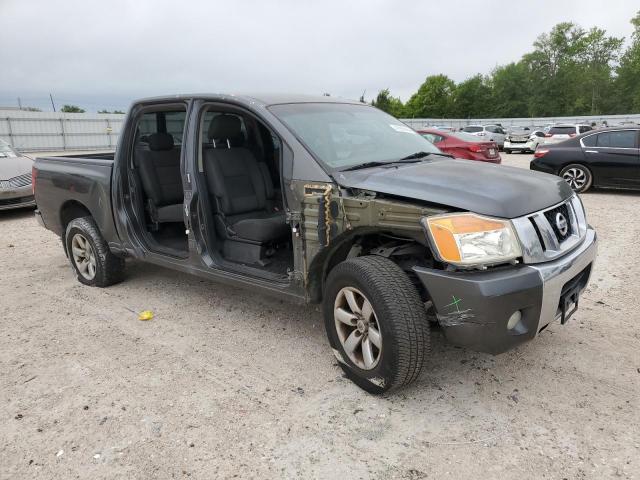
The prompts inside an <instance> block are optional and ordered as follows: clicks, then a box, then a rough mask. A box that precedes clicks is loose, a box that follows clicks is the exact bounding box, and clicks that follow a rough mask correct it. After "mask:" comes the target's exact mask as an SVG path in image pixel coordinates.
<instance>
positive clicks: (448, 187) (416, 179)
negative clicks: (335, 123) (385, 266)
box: [335, 157, 573, 218]
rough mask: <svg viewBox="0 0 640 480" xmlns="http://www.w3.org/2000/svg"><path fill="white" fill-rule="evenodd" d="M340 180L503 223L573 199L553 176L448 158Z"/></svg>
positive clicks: (355, 173)
mask: <svg viewBox="0 0 640 480" xmlns="http://www.w3.org/2000/svg"><path fill="white" fill-rule="evenodd" d="M335 179H336V180H337V182H338V183H339V184H340V185H342V186H343V187H348V188H359V189H363V190H371V191H374V192H378V193H386V194H390V195H396V196H399V197H405V198H407V199H418V200H423V201H425V202H429V203H434V204H439V205H445V206H449V207H453V208H456V209H460V210H467V211H471V212H475V213H479V214H482V215H491V216H494V217H501V218H516V217H521V216H523V215H526V214H528V213H532V212H535V211H538V210H542V209H544V208H547V207H550V206H552V205H555V204H557V203H560V202H562V201H563V200H565V199H567V198H569V197H570V196H571V195H572V194H573V191H572V190H571V188H570V187H569V185H568V184H567V182H565V181H564V180H563V179H561V178H560V177H556V176H554V175H548V174H546V173H540V172H533V171H530V170H524V169H522V168H514V167H506V166H503V165H494V164H488V163H483V162H476V161H471V160H453V159H449V158H444V157H438V158H433V159H429V160H426V161H423V162H420V163H409V164H403V165H393V166H391V165H390V166H384V167H374V168H366V169H363V170H354V171H350V172H338V173H336V174H335Z"/></svg>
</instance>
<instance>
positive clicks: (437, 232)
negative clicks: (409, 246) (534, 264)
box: [422, 213, 522, 267]
mask: <svg viewBox="0 0 640 480" xmlns="http://www.w3.org/2000/svg"><path fill="white" fill-rule="evenodd" d="M422 222H423V225H424V227H425V229H426V230H427V232H428V234H429V239H430V240H431V243H432V245H433V247H434V249H435V254H436V255H437V257H438V260H441V261H443V262H446V263H451V264H454V265H459V266H467V267H471V266H485V265H493V264H497V263H506V262H509V261H512V260H515V259H516V258H518V257H521V256H522V251H521V250H520V243H519V241H518V237H517V236H516V233H515V231H514V229H513V226H512V225H511V222H510V221H509V220H501V219H497V218H489V217H483V216H480V215H476V214H473V213H454V214H447V215H434V216H432V217H425V218H423V219H422Z"/></svg>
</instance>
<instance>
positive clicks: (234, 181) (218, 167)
mask: <svg viewBox="0 0 640 480" xmlns="http://www.w3.org/2000/svg"><path fill="white" fill-rule="evenodd" d="M208 137H209V140H210V141H211V143H212V144H213V148H210V149H207V150H205V151H204V170H205V175H206V179H207V184H208V187H209V194H210V195H211V200H212V204H213V205H214V206H215V209H216V215H217V217H218V220H219V221H218V224H220V223H222V224H223V225H224V227H225V228H222V229H219V230H222V232H221V233H222V234H223V236H226V237H227V238H232V239H235V240H248V241H251V242H258V243H269V242H273V241H276V240H279V239H281V238H284V237H286V236H287V235H288V234H289V226H288V225H287V223H286V217H285V214H284V212H282V211H277V210H276V208H275V207H274V200H275V192H274V187H273V182H272V180H271V176H270V174H269V169H268V168H267V166H266V164H265V163H264V162H258V160H257V159H256V158H255V156H254V155H253V153H252V152H251V151H250V150H249V149H248V148H245V147H244V146H243V145H244V134H243V133H242V124H241V122H240V119H239V118H238V117H237V116H235V115H225V114H221V115H218V116H216V117H214V118H213V119H212V120H211V124H210V125H209V131H208Z"/></svg>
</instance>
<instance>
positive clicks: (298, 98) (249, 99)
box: [134, 93, 363, 107]
mask: <svg viewBox="0 0 640 480" xmlns="http://www.w3.org/2000/svg"><path fill="white" fill-rule="evenodd" d="M193 98H199V99H204V100H222V101H235V102H239V103H244V104H251V105H256V104H258V105H262V106H265V107H266V106H270V105H278V104H287V103H351V104H358V105H363V104H362V103H361V102H358V101H356V100H350V99H346V98H340V97H329V96H326V95H303V94H289V93H280V94H278V93H265V94H223V93H193V94H177V95H163V96H158V97H148V98H141V99H139V100H136V101H135V102H134V103H154V102H168V101H184V100H190V99H193Z"/></svg>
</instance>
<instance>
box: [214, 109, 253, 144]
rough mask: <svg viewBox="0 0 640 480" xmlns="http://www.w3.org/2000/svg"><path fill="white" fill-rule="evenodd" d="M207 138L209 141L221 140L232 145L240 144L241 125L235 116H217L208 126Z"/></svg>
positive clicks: (241, 137)
mask: <svg viewBox="0 0 640 480" xmlns="http://www.w3.org/2000/svg"><path fill="white" fill-rule="evenodd" d="M208 136H209V140H214V139H222V140H229V141H230V142H233V143H234V144H238V143H242V141H243V140H244V135H243V133H242V123H241V122H240V119H239V118H238V117H236V116H235V115H217V116H215V117H213V119H212V120H211V123H210V124H209V132H208Z"/></svg>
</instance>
